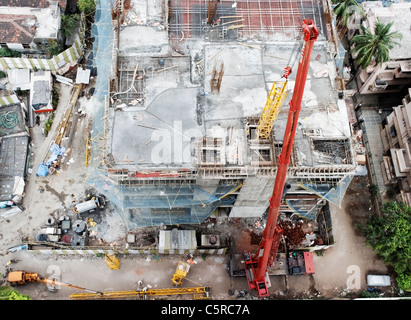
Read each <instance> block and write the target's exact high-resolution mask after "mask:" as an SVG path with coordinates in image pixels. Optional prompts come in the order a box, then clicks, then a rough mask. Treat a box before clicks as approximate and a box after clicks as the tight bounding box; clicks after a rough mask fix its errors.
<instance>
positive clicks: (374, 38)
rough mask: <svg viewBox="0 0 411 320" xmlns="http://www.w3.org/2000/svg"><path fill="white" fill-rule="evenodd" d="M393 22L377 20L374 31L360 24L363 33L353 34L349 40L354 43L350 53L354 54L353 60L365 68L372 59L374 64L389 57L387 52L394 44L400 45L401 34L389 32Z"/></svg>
mask: <svg viewBox="0 0 411 320" xmlns="http://www.w3.org/2000/svg"><path fill="white" fill-rule="evenodd" d="M393 23H394V22H390V23H387V24H384V23H381V22H380V21H378V20H377V22H376V23H375V28H374V32H372V31H370V30H368V29H366V28H365V27H364V26H361V28H362V30H363V34H357V35H355V36H354V37H353V38H352V40H351V42H352V43H353V44H354V45H355V47H354V48H353V49H352V53H353V54H354V55H356V58H355V62H356V63H357V64H358V65H359V66H360V67H362V68H363V69H365V68H367V67H368V66H369V65H370V64H371V62H372V61H375V64H376V65H379V64H382V63H383V62H386V61H388V60H389V59H390V56H389V52H390V50H391V49H392V48H394V46H395V45H400V43H399V42H397V41H396V39H398V40H400V39H401V38H402V34H401V33H399V32H398V31H393V32H391V30H390V29H391V26H392V24H393Z"/></svg>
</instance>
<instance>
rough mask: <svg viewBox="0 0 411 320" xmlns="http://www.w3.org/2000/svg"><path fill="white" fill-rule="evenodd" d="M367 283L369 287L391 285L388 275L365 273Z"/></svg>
mask: <svg viewBox="0 0 411 320" xmlns="http://www.w3.org/2000/svg"><path fill="white" fill-rule="evenodd" d="M367 285H368V286H369V287H388V286H390V285H391V280H390V276H387V275H377V274H369V275H367Z"/></svg>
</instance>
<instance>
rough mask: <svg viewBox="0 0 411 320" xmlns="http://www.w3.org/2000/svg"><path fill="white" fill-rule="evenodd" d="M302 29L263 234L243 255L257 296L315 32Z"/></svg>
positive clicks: (276, 238)
mask: <svg viewBox="0 0 411 320" xmlns="http://www.w3.org/2000/svg"><path fill="white" fill-rule="evenodd" d="M302 26H303V32H304V44H303V47H302V52H301V57H300V60H299V63H298V70H297V76H296V81H295V87H294V92H293V96H292V98H291V101H290V109H289V113H288V120H287V126H286V129H285V133H284V140H283V146H282V149H281V154H280V155H279V157H278V160H279V161H278V170H277V176H276V179H275V184H274V189H273V195H272V197H271V198H270V208H269V211H268V217H267V225H266V227H265V229H264V231H263V234H262V240H261V243H260V245H259V247H258V249H257V252H256V253H255V255H254V256H253V257H251V254H250V253H249V252H246V253H244V261H245V268H246V270H245V271H246V276H247V280H248V284H249V287H250V290H254V289H256V290H257V292H258V295H259V296H260V297H264V296H268V294H269V293H268V287H269V283H270V282H269V278H268V274H267V267H268V266H271V265H272V264H273V262H274V259H275V257H276V255H277V250H278V246H279V244H280V239H281V234H282V230H280V229H279V228H278V227H277V217H278V213H279V210H280V204H281V200H282V199H281V198H282V194H283V190H284V186H285V182H286V178H287V170H288V166H289V164H290V156H291V150H292V148H293V144H294V137H295V132H296V129H297V124H298V116H299V113H300V110H301V101H302V97H303V93H304V87H305V82H306V79H307V74H308V68H309V63H310V59H311V53H312V50H313V47H314V42H315V41H316V40H317V38H318V30H317V28H316V27H315V25H314V22H313V21H312V20H310V19H306V20H304V21H303V23H302ZM290 72H291V68H290V67H287V68H286V69H285V73H284V77H286V78H287V77H288V75H289V73H290Z"/></svg>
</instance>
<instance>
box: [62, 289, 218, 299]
mask: <svg viewBox="0 0 411 320" xmlns="http://www.w3.org/2000/svg"><path fill="white" fill-rule="evenodd" d="M177 294H178V295H180V294H187V295H188V294H192V295H193V298H194V299H210V294H211V287H191V288H166V289H146V290H144V289H143V290H130V291H109V292H100V293H74V294H71V295H70V299H72V300H95V299H125V298H135V297H140V298H145V297H147V296H171V295H177Z"/></svg>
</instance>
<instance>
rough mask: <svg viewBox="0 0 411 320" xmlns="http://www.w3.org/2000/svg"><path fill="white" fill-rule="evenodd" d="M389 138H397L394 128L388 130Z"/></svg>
mask: <svg viewBox="0 0 411 320" xmlns="http://www.w3.org/2000/svg"><path fill="white" fill-rule="evenodd" d="M390 136H391V138H395V137H396V136H397V130H395V127H394V126H392V127H391V128H390Z"/></svg>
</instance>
